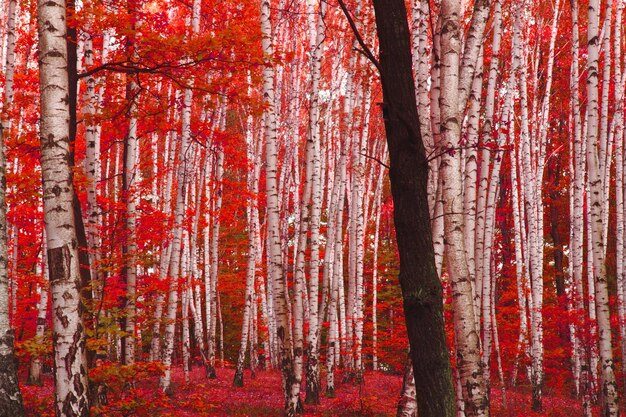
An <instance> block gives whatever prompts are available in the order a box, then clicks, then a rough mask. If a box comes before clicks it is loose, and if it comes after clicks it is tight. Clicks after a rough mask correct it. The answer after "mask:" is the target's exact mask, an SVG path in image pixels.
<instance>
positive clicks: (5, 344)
mask: <svg viewBox="0 0 626 417" xmlns="http://www.w3.org/2000/svg"><path fill="white" fill-rule="evenodd" d="M13 338H14V336H13V329H10V330H9V331H7V332H6V333H5V334H3V335H0V417H21V416H24V415H25V414H24V407H23V405H22V394H21V393H20V387H19V384H18V381H17V366H16V358H15V353H14V352H15V351H14V349H13Z"/></svg>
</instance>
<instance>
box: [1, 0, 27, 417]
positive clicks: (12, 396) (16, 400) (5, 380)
mask: <svg viewBox="0 0 626 417" xmlns="http://www.w3.org/2000/svg"><path fill="white" fill-rule="evenodd" d="M16 14H17V1H15V0H11V1H9V3H8V10H7V15H8V16H7V17H8V19H7V53H6V62H3V64H5V68H6V69H5V83H4V94H5V100H4V101H1V100H0V416H2V417H12V416H15V417H21V416H23V415H24V407H23V404H22V394H21V392H20V387H19V384H18V379H17V367H16V362H15V350H14V345H13V342H14V340H15V332H14V330H13V328H12V327H11V322H10V319H9V270H8V264H7V262H8V249H7V243H8V242H7V203H6V171H7V166H6V165H7V164H6V154H5V139H4V134H5V133H4V131H5V129H7V130H8V128H9V127H10V123H9V119H8V118H7V115H6V112H7V111H8V109H9V107H10V106H11V104H12V101H13V73H14V68H15V38H16V36H15V35H16V33H15V32H16V27H15V20H16V18H17V16H16ZM3 61H4V60H3ZM13 299H14V300H15V297H13Z"/></svg>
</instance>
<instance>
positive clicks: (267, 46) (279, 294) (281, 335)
mask: <svg viewBox="0 0 626 417" xmlns="http://www.w3.org/2000/svg"><path fill="white" fill-rule="evenodd" d="M270 11H271V7H270V0H262V1H261V32H262V46H263V52H264V53H265V56H267V57H269V58H272V57H273V55H274V51H273V46H272V26H271V17H270ZM274 82H275V74H274V68H273V67H272V66H271V65H266V66H264V67H263V95H264V98H265V114H264V116H265V137H266V145H265V146H266V149H265V157H266V168H265V172H266V173H265V187H266V195H267V234H268V246H267V251H268V263H269V265H268V266H269V269H268V280H269V281H270V282H271V286H272V290H273V297H274V300H273V305H274V308H275V314H276V325H277V328H276V335H277V348H278V352H276V353H277V356H278V363H279V364H280V368H281V371H282V375H283V389H284V394H285V415H286V416H288V417H292V416H296V415H299V414H301V413H302V404H301V402H300V396H299V395H297V396H292V394H293V391H292V390H291V389H290V388H291V385H292V382H293V380H294V379H295V370H294V362H293V357H292V353H291V340H292V334H291V325H290V323H289V321H288V317H287V303H288V300H287V299H286V296H285V284H286V283H285V275H284V271H283V262H282V259H281V258H282V251H281V236H280V224H279V223H280V212H279V202H278V184H277V180H276V176H277V172H278V167H277V165H278V149H277V137H276V136H277V135H276V128H277V127H276V113H275V108H274V106H275V104H274V103H275V99H274V93H275V91H274Z"/></svg>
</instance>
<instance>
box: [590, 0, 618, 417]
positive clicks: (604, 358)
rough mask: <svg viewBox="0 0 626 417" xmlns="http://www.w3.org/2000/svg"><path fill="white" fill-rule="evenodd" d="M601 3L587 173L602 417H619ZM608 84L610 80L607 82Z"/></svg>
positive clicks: (593, 36)
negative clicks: (607, 240) (603, 133)
mask: <svg viewBox="0 0 626 417" xmlns="http://www.w3.org/2000/svg"><path fill="white" fill-rule="evenodd" d="M599 12H600V11H599V1H598V0H590V2H589V8H588V22H589V23H588V27H587V48H588V55H587V170H588V175H589V191H590V192H589V194H590V203H591V205H590V206H589V207H590V209H589V212H590V213H589V223H590V225H591V241H592V247H591V250H592V256H593V264H592V265H593V276H594V281H595V282H594V283H595V296H596V300H595V305H596V316H597V320H598V343H599V353H600V360H601V373H600V383H601V392H602V397H601V398H602V415H603V416H605V417H611V416H617V415H619V404H618V393H617V385H616V382H615V371H614V364H613V352H612V346H611V324H610V313H609V297H608V295H609V294H608V283H607V274H606V264H605V253H606V252H605V246H604V236H603V232H604V225H603V221H602V220H603V207H604V201H605V199H606V196H605V195H604V194H605V192H604V181H603V178H604V172H603V170H602V168H603V166H604V165H603V158H604V156H605V155H604V153H603V152H604V151H605V150H604V149H603V145H602V142H601V141H600V139H601V138H600V137H599V132H600V126H599V122H600V121H599V117H598V72H599V62H598V61H599V30H598V20H599ZM607 81H608V80H607Z"/></svg>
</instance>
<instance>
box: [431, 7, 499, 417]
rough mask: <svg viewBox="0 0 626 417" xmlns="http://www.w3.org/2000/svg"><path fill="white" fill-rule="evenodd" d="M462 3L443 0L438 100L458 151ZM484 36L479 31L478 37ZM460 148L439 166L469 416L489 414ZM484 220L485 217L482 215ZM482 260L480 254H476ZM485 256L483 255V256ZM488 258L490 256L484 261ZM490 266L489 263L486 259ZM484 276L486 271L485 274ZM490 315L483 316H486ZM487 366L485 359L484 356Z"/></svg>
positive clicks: (449, 142)
mask: <svg viewBox="0 0 626 417" xmlns="http://www.w3.org/2000/svg"><path fill="white" fill-rule="evenodd" d="M460 6H461V4H460V2H459V1H455V0H451V1H448V0H444V1H443V2H442V5H441V11H440V13H441V16H440V18H441V19H442V32H441V54H442V64H441V98H440V101H439V102H440V111H441V121H442V126H441V129H442V145H443V146H444V148H445V149H450V150H453V149H454V150H456V149H457V148H458V147H459V141H460V134H461V125H460V124H461V114H460V111H459V108H460V107H461V103H460V102H459V101H458V100H459V92H460V90H459V88H460V87H462V85H460V84H459V82H460V79H459V64H460V56H459V51H460V43H459V40H460ZM481 37H482V35H481ZM460 155H461V154H460V152H454V153H453V152H448V153H446V154H444V155H443V157H442V165H441V168H440V171H441V178H442V186H443V189H442V191H443V193H442V196H443V200H444V206H443V209H444V213H445V216H444V226H445V237H446V238H445V242H446V256H447V257H446V261H447V266H448V273H449V274H450V280H451V285H452V300H453V301H452V302H453V307H454V312H455V313H454V314H455V320H454V322H455V326H454V327H455V340H456V349H457V367H458V369H459V374H460V378H461V384H462V386H463V388H464V392H463V394H464V399H465V413H466V415H468V416H488V415H489V399H488V393H487V391H486V387H485V381H484V379H483V373H482V372H481V358H480V342H479V339H478V333H477V331H476V328H477V326H476V319H475V317H474V304H473V301H472V300H473V296H472V286H471V281H470V274H469V270H468V267H467V261H466V258H465V247H464V239H463V200H462V196H463V192H462V191H463V188H462V179H461V168H460ZM486 217H487V216H485V219H486V222H487V221H488V220H489V219H487V218H486ZM479 259H481V260H482V259H483V258H479ZM485 259H486V258H485ZM487 262H488V260H487ZM487 265H488V263H487ZM483 276H484V275H483ZM489 317H490V315H489V314H487V318H489ZM484 361H485V365H486V366H488V358H485V359H484Z"/></svg>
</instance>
